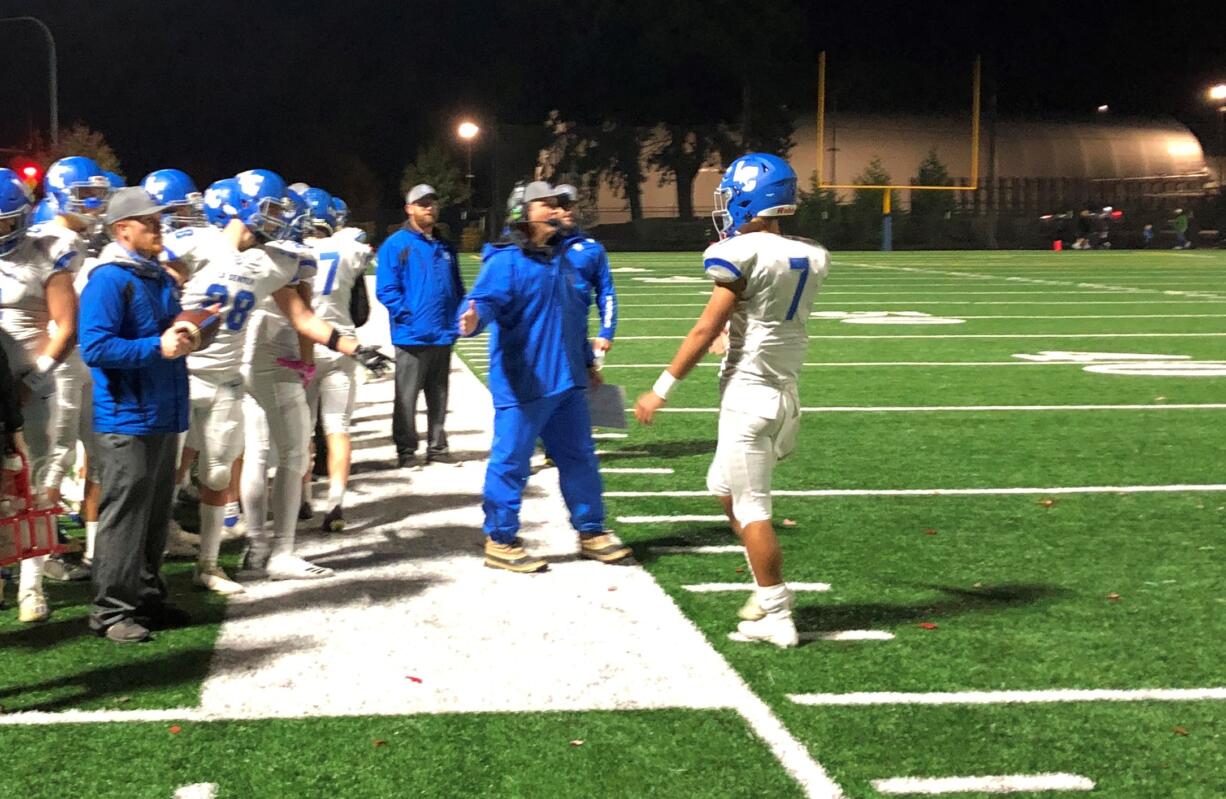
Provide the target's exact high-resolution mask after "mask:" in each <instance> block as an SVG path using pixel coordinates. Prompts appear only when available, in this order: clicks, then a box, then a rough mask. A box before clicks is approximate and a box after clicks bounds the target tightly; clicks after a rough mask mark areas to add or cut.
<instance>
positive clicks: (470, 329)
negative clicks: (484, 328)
mask: <svg viewBox="0 0 1226 799" xmlns="http://www.w3.org/2000/svg"><path fill="white" fill-rule="evenodd" d="M480 321H481V315H480V314H478V313H477V303H475V302H473V301H472V300H469V301H468V308H467V309H466V310H465V311H464V313H462V314H460V335H461V336H471V335H472V334H473V333H475V332H477V324H478V323H479V322H480Z"/></svg>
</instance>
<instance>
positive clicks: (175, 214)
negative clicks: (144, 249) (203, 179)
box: [140, 169, 208, 231]
mask: <svg viewBox="0 0 1226 799" xmlns="http://www.w3.org/2000/svg"><path fill="white" fill-rule="evenodd" d="M140 186H141V188H142V189H144V190H145V191H147V192H149V194H150V195H152V196H153V199H155V200H157V202H158V205H165V206H169V207H168V208H167V209H166V212H165V213H164V214H163V215H162V227H163V228H165V229H166V230H168V231H169V230H178V229H179V228H185V227H204V226H205V225H207V224H208V219H207V218H206V217H205V213H204V195H202V194H201V193H200V191H199V190H198V189H197V188H196V184H195V183H193V182H192V179H191V178H190V177H188V176H187V174H186V173H185V172H182V171H180V170H178V169H157V170H154V171H153V172H150V173H149V174H148V175H145V179H144V180H142V181H141V182H140Z"/></svg>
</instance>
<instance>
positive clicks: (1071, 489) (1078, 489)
mask: <svg viewBox="0 0 1226 799" xmlns="http://www.w3.org/2000/svg"><path fill="white" fill-rule="evenodd" d="M1221 491H1226V483H1200V484H1197V483H1187V484H1182V483H1181V484H1175V485H1147V486H1049V487H1047V488H1029V487H1027V488H822V489H813V490H809V491H790V490H787V489H783V490H780V489H775V490H772V491H771V495H772V496H776V497H974V496H1008V495H1015V494H1016V495H1027V494H1180V493H1215V492H1221ZM604 495H605V496H606V497H618V498H632V497H709V496H711V492H709V491H606V492H604ZM639 519H644V520H648V521H642V522H640V521H637V520H639ZM706 519H709V520H711V521H715V520H723V519H724V517H723V516H619V517H617V520H618V521H619V522H620V521H623V520H635V521H626V522H625V523H626V524H636V523H637V524H650V523H652V522H654V521H661V522H664V521H702V520H706Z"/></svg>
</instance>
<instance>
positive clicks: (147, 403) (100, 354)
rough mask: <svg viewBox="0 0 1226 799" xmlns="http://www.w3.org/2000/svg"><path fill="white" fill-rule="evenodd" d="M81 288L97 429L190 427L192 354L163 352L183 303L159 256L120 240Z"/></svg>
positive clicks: (127, 431)
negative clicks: (189, 364)
mask: <svg viewBox="0 0 1226 799" xmlns="http://www.w3.org/2000/svg"><path fill="white" fill-rule="evenodd" d="M99 260H100V261H101V263H100V265H99V266H98V267H97V268H95V269H94V270H93V272H91V273H90V276H89V281H88V282H87V283H86V284H85V288H84V289H83V290H82V292H81V314H80V324H79V325H78V341H79V343H80V347H81V359H82V360H84V361H85V365H86V366H89V367H91V370H92V372H93V375H94V431H95V432H98V433H122V434H124V435H132V436H141V435H152V434H157V433H182V432H183V431H184V430H186V429H187V418H188V405H189V395H188V387H187V359H186V358H176V359H174V360H172V361H168V360H166V359H165V358H163V357H162V342H161V337H162V332H163V331H165V330H166V328H168V327H170V325H171V323H173V322H174V319H175V316H177V315H178V314H179V312H180V311H181V310H182V308H180V306H179V290H178V286H176V284H175V281H174V279H173V278H171V276H170V275H168V274H167V273H166V271H165V270H164V269H162V267H161V266H160V265H159V264H158V263H157V261H153V260H149V259H146V258H141V257H140V256H137V255H133V254H132V253H129V252H128V251H127V250H125V249H124V248H123V247H122V246H121V245H119V244H117V243H111V244H108V245H107V246H106V249H104V250H103V251H102V253H101V255H100V256H99Z"/></svg>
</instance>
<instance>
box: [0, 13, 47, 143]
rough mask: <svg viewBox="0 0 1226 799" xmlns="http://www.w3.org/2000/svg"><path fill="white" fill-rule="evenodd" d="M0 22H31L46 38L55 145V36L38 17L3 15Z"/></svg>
mask: <svg viewBox="0 0 1226 799" xmlns="http://www.w3.org/2000/svg"><path fill="white" fill-rule="evenodd" d="M0 22H31V23H33V24H35V25H37V26H38V27H39V29H40V30H41V31H42V33H43V38H44V39H46V40H47V93H48V94H50V95H51V145H52V146H55V145H56V144H58V143H59V139H60V102H59V90H58V89H57V88H56V86H57V75H56V71H55V38H54V37H53V36H52V35H51V29H50V28H48V27H47V25H46V24H45V23H44V22H43V21H42V20H41V19H39V18H38V17H3V18H0Z"/></svg>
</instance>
